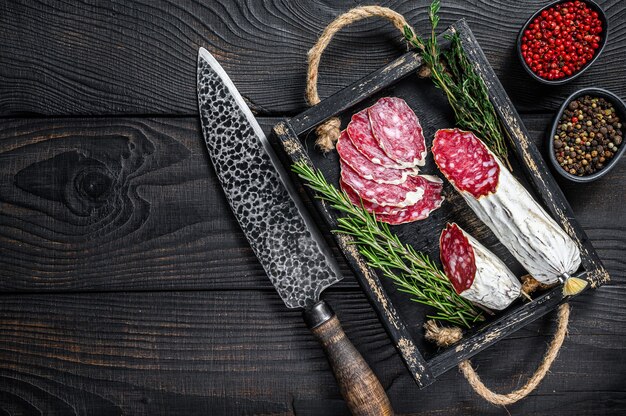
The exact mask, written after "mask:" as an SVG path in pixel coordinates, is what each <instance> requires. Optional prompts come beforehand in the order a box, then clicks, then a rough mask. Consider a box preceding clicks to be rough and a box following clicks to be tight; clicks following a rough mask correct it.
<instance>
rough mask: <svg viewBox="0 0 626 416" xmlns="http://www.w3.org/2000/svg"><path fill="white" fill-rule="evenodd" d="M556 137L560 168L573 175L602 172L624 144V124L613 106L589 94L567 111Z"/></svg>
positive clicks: (559, 124) (556, 153)
mask: <svg viewBox="0 0 626 416" xmlns="http://www.w3.org/2000/svg"><path fill="white" fill-rule="evenodd" d="M556 131H557V132H556V133H555V136H554V137H553V139H554V141H553V152H554V154H555V157H556V160H557V161H558V163H559V165H560V166H561V167H562V168H563V169H564V170H565V171H566V172H569V173H571V174H572V175H579V176H582V175H589V174H592V173H594V172H597V171H598V170H600V169H602V168H603V167H604V166H605V164H606V163H607V162H608V161H610V160H611V159H612V158H613V157H615V155H616V154H617V152H618V148H619V146H621V145H622V142H623V132H622V123H621V120H620V118H619V116H618V115H617V112H616V111H615V108H614V106H613V104H612V103H610V102H608V101H607V100H605V99H604V98H600V97H591V96H589V95H585V96H584V97H579V98H577V99H575V100H573V101H572V102H570V103H569V104H568V106H567V108H566V109H565V110H564V111H563V114H562V115H561V117H560V119H559V122H558V124H557V129H556Z"/></svg>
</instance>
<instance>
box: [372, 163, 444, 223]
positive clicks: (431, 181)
mask: <svg viewBox="0 0 626 416" xmlns="http://www.w3.org/2000/svg"><path fill="white" fill-rule="evenodd" d="M415 179H416V181H421V182H422V184H421V185H420V186H422V187H423V189H424V195H423V196H422V199H420V200H419V201H418V202H417V203H415V204H414V205H411V206H408V207H406V208H403V209H402V210H401V211H398V212H396V213H392V214H381V215H377V216H376V219H378V220H379V221H382V222H386V223H387V224H391V225H399V224H405V223H408V222H413V221H419V220H423V219H425V218H428V216H429V215H430V213H431V212H433V211H434V210H436V209H437V208H439V207H440V206H441V204H442V203H443V200H444V198H443V196H442V195H441V190H442V189H443V181H442V180H441V179H439V178H437V177H436V176H429V175H420V176H417V177H415Z"/></svg>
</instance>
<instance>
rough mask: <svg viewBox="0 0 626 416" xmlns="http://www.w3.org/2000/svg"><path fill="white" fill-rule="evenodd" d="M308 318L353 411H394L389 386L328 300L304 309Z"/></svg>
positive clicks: (362, 415)
mask: <svg viewBox="0 0 626 416" xmlns="http://www.w3.org/2000/svg"><path fill="white" fill-rule="evenodd" d="M304 320H305V322H306V323H307V325H308V326H309V328H310V329H311V332H313V335H315V337H316V338H317V339H318V340H319V341H320V342H321V344H322V346H323V347H324V350H325V351H326V355H327V356H328V361H330V366H331V367H332V369H333V373H334V374H335V378H336V379H337V383H338V384H339V389H340V390H341V395H342V396H343V398H344V400H345V401H346V403H347V404H348V408H349V409H350V411H351V412H352V414H353V415H358V416H374V415H376V416H386V415H393V409H392V408H391V403H390V402H389V399H388V398H387V394H386V393H385V389H383V386H381V385H380V382H379V381H378V379H377V378H376V375H375V374H374V372H373V371H372V369H371V368H370V367H369V365H367V363H366V362H365V360H364V359H363V357H362V356H361V354H360V353H359V351H358V350H357V349H356V348H354V345H352V343H351V342H350V340H349V339H348V337H347V336H346V334H345V332H343V329H342V328H341V324H340V323H339V319H338V318H337V315H335V313H334V312H333V310H332V309H331V308H330V306H328V304H326V302H324V301H320V302H318V303H316V304H315V305H314V306H313V307H311V308H308V309H306V310H305V311H304Z"/></svg>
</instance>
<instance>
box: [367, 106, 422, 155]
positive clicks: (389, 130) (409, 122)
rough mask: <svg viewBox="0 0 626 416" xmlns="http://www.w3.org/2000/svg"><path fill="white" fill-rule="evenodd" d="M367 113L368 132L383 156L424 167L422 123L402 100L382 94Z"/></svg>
mask: <svg viewBox="0 0 626 416" xmlns="http://www.w3.org/2000/svg"><path fill="white" fill-rule="evenodd" d="M367 114H368V116H369V119H370V125H371V128H372V133H373V135H374V137H375V138H376V141H377V142H378V145H379V146H380V147H381V149H383V151H384V152H385V154H386V155H387V156H389V157H390V158H391V159H392V160H394V161H396V162H397V163H398V164H400V165H401V166H403V167H414V166H424V163H425V158H426V141H425V140H424V134H423V133H422V126H421V125H420V122H419V119H418V118H417V116H416V115H415V113H414V112H413V110H411V107H409V105H408V104H407V103H406V101H404V100H403V99H402V98H398V97H384V98H381V99H380V100H378V101H377V102H376V104H374V105H373V106H371V107H370V108H368V110H367Z"/></svg>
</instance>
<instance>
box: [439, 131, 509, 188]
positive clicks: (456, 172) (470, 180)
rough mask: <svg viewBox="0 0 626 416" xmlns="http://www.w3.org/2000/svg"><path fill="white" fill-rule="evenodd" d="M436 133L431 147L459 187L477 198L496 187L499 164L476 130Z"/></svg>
mask: <svg viewBox="0 0 626 416" xmlns="http://www.w3.org/2000/svg"><path fill="white" fill-rule="evenodd" d="M436 137H438V139H437V140H435V141H434V142H433V149H432V151H433V155H434V158H435V162H436V163H437V166H439V169H441V170H442V172H443V171H444V170H445V171H446V178H448V180H449V181H450V182H452V184H453V185H454V186H455V187H456V188H457V189H459V190H460V191H466V192H469V193H470V194H471V195H472V196H474V197H476V198H480V197H481V196H484V195H488V194H490V193H493V192H495V191H496V188H497V186H498V177H499V174H500V167H499V166H498V163H497V162H496V158H494V157H493V156H492V155H491V153H490V152H489V150H488V149H487V148H486V147H485V146H481V143H480V142H479V139H478V138H477V137H476V136H474V134H472V133H471V132H468V131H462V130H459V129H452V130H439V131H438V132H437V136H436Z"/></svg>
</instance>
